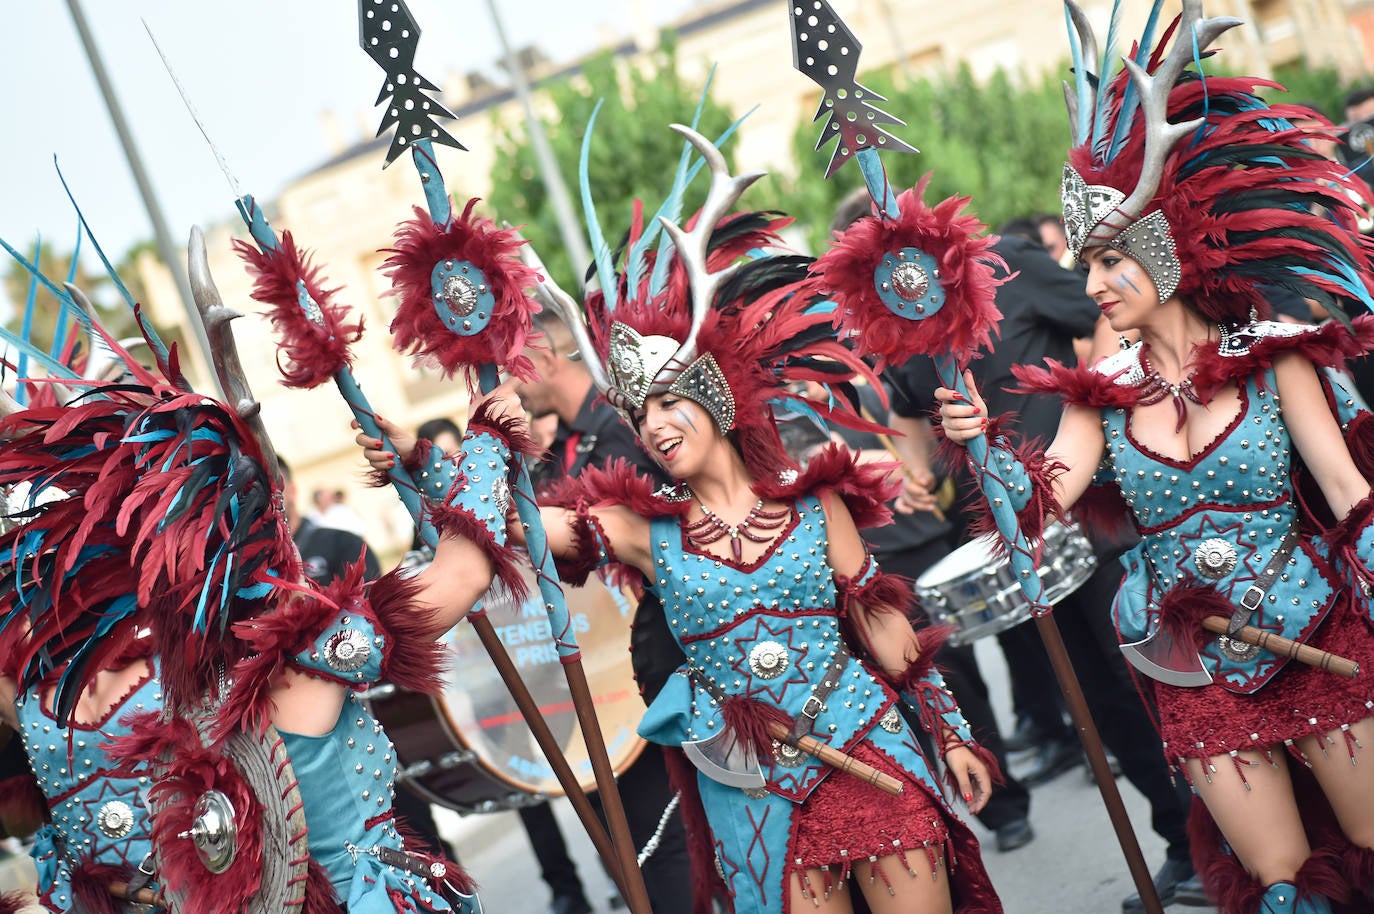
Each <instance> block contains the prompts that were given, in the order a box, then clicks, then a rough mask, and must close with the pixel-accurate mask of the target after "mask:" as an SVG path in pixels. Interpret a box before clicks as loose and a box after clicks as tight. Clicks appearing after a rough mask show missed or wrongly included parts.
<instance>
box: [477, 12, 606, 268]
mask: <svg viewBox="0 0 1374 914" xmlns="http://www.w3.org/2000/svg"><path fill="white" fill-rule="evenodd" d="M487 9H488V10H490V11H491V23H492V25H493V26H495V27H496V39H497V41H498V42H500V45H501V53H502V54H503V55H505V58H506V69H507V70H509V71H510V78H511V85H512V86H514V88H515V94H516V96H517V97H518V98H519V99H520V104H521V105H522V106H523V107H524V109H525V126H526V129H528V130H529V132H530V143H531V145H533V146H534V159H535V163H536V164H537V165H538V166H539V176H540V177H541V178H542V179H543V181H544V190H545V191H546V192H547V193H548V195H549V202H550V203H552V204H553V212H554V216H555V217H556V218H557V219H558V234H559V235H561V236H562V239H563V248H564V249H565V250H566V251H567V252H568V256H569V257H571V258H572V262H573V270H574V271H575V273H576V274H577V276H578V278H579V279H580V277H581V271H582V269H583V268H584V267H586V265H587V264H589V263H591V262H592V252H591V251H590V250H589V249H588V247H587V240H586V235H585V233H584V232H583V230H582V226H581V225H580V224H579V223H578V220H577V213H576V212H575V211H574V210H573V205H572V197H571V196H569V195H568V186H567V185H566V184H564V183H563V173H562V172H561V171H559V169H558V160H557V159H555V158H554V157H553V149H551V148H550V147H549V138H548V137H547V136H546V135H545V134H544V125H543V124H541V123H540V122H539V118H538V117H537V116H536V115H535V113H534V104H533V102H532V101H531V98H530V85H529V82H528V81H527V80H526V79H525V68H524V67H523V66H521V64H520V61H519V59H518V58H517V57H516V55H515V52H514V51H513V50H511V46H510V42H509V41H507V40H506V27H505V25H503V24H502V22H501V15H500V14H499V13H498V12H497V11H496V0H487Z"/></svg>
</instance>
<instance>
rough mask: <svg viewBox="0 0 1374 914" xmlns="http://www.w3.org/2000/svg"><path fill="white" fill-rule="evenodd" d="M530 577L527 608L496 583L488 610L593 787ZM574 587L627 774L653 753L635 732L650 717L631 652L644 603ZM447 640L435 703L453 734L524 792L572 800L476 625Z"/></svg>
mask: <svg viewBox="0 0 1374 914" xmlns="http://www.w3.org/2000/svg"><path fill="white" fill-rule="evenodd" d="M525 575H526V584H527V586H528V589H529V593H530V594H531V596H530V597H529V598H528V599H526V600H525V602H524V603H521V604H518V605H517V604H516V602H515V600H514V599H513V598H512V597H511V595H510V593H509V592H508V591H507V590H506V589H505V588H504V587H501V586H500V585H496V586H493V587H492V589H491V590H489V591H488V592H487V595H486V598H485V599H484V601H483V606H484V607H485V608H486V611H487V615H488V617H489V618H490V619H491V623H492V627H493V628H494V629H495V630H496V634H497V636H498V637H499V638H500V639H501V642H502V644H504V645H505V647H506V650H507V652H508V653H509V654H510V657H511V660H512V661H513V662H514V663H515V665H516V667H517V668H518V669H519V671H520V676H521V678H522V679H524V681H525V684H526V685H527V686H528V687H529V690H530V693H531V694H532V695H533V696H534V700H535V702H536V703H537V704H538V705H539V708H540V710H541V711H542V712H543V715H544V718H545V720H547V721H548V723H549V729H550V730H552V731H553V735H554V738H555V739H556V740H557V741H558V743H559V745H561V746H562V747H563V751H564V754H565V755H566V756H567V758H568V764H569V765H570V766H571V767H572V770H573V772H574V773H575V774H576V775H577V778H578V781H579V782H580V783H581V784H582V786H583V787H584V788H592V787H595V785H596V781H595V777H594V776H593V773H592V765H591V760H590V758H589V757H588V755H587V750H586V747H585V745H584V744H583V740H582V730H581V727H580V726H579V724H578V721H577V713H576V711H575V710H574V708H573V703H572V697H571V695H570V694H569V692H568V683H567V679H566V678H565V675H564V672H563V665H562V664H561V663H560V662H559V660H558V651H557V649H556V648H555V647H554V645H553V641H552V639H551V636H550V629H549V620H548V615H547V614H546V613H545V612H544V604H543V601H542V600H541V599H540V597H539V588H538V586H537V584H536V582H535V578H534V573H533V571H531V570H529V569H525ZM564 591H565V593H566V595H567V601H568V612H569V614H570V616H571V617H572V623H573V631H574V633H575V634H576V636H577V643H578V646H579V647H580V649H581V652H582V666H583V669H584V670H585V671H586V674H587V681H588V684H589V685H590V687H591V693H592V697H593V699H594V701H595V703H596V715H597V718H598V720H599V721H600V724H601V733H602V737H603V738H604V740H605V743H606V751H607V754H608V755H609V756H610V761H611V767H612V768H614V769H615V771H617V772H620V771H623V770H625V768H627V767H628V766H629V765H630V764H631V763H632V762H633V761H634V760H635V759H636V758H638V756H639V753H640V752H641V751H643V748H644V741H643V740H642V739H640V737H639V736H638V734H637V733H636V732H635V727H636V726H637V725H638V724H639V720H640V718H641V717H642V716H643V715H644V702H643V701H641V700H640V697H639V692H638V689H637V688H636V686H635V682H634V675H633V672H632V671H631V668H630V651H629V645H630V620H631V619H632V618H633V616H634V610H635V605H636V601H635V599H634V597H633V596H632V595H631V594H630V593H629V592H628V591H621V590H620V589H614V590H612V589H608V588H607V587H606V586H605V585H603V584H602V583H601V582H600V581H597V580H595V579H592V580H590V581H589V582H588V583H587V585H586V586H585V587H566V588H564ZM444 639H445V640H446V641H447V643H448V646H449V650H450V651H451V652H452V655H453V656H452V657H451V658H450V663H449V671H448V673H447V674H446V679H445V683H444V693H443V696H442V698H441V699H439V700H438V701H436V702H435V704H436V705H437V706H438V707H439V713H440V714H441V715H442V716H444V717H445V718H446V721H445V722H446V724H447V726H448V728H449V729H450V731H451V734H452V735H453V736H454V737H455V738H456V740H457V741H458V742H459V743H461V744H462V745H463V746H466V747H467V748H469V749H471V750H472V751H473V752H474V753H476V755H477V756H478V758H479V760H480V763H481V764H482V766H483V767H484V768H486V769H488V770H489V771H490V772H491V773H492V774H493V775H494V776H496V777H497V778H498V779H500V780H502V781H504V782H506V783H508V784H510V785H511V786H513V787H516V788H517V789H520V790H524V791H529V792H532V793H533V792H537V793H543V794H548V795H550V796H562V795H563V789H562V788H561V787H560V786H559V783H558V780H557V779H556V778H555V777H554V774H553V769H552V768H551V767H550V766H549V763H548V762H547V761H546V760H545V758H544V755H543V753H542V752H541V751H540V750H539V746H538V744H536V743H535V741H534V735H533V734H532V733H531V732H530V729H529V727H527V726H526V725H525V721H524V719H523V718H522V717H521V715H520V710H519V708H517V707H516V704H515V700H514V699H512V698H511V696H510V693H509V692H507V690H506V686H505V683H503V682H502V681H501V677H500V674H498V673H497V672H496V668H495V666H494V665H493V664H492V662H491V659H490V658H489V657H488V656H487V652H486V649H485V648H483V647H482V644H481V642H480V641H479V640H478V638H477V634H476V633H475V632H474V631H473V629H472V626H471V625H469V624H467V623H462V624H459V625H457V626H455V627H454V628H453V629H452V630H450V631H449V632H448V633H447V634H446V635H445V636H444ZM407 761H408V762H409V761H412V760H410V759H407Z"/></svg>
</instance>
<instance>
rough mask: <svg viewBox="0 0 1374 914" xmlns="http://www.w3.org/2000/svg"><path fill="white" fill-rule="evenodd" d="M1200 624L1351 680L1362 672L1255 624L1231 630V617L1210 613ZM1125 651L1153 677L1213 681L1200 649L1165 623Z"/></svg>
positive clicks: (1182, 681) (1173, 682) (1177, 683)
mask: <svg viewBox="0 0 1374 914" xmlns="http://www.w3.org/2000/svg"><path fill="white" fill-rule="evenodd" d="M1200 624H1201V625H1202V627H1203V628H1205V629H1206V630H1207V631H1209V632H1214V633H1216V634H1218V635H1225V636H1226V637H1228V638H1230V639H1231V640H1233V641H1241V642H1244V643H1245V644H1252V645H1254V646H1255V647H1260V648H1263V649H1265V650H1267V651H1270V652H1272V653H1275V654H1278V655H1280V656H1282V657H1291V658H1292V659H1294V660H1296V661H1298V662H1299V663H1306V664H1308V665H1309V666H1315V667H1319V668H1321V669H1324V670H1329V671H1330V672H1332V673H1335V674H1337V675H1338V676H1344V677H1346V678H1347V679H1354V678H1355V677H1356V676H1358V675H1359V672H1360V665H1359V664H1358V663H1355V662H1354V661H1352V660H1347V659H1346V658H1344V657H1340V656H1337V655H1336V654H1332V653H1330V652H1328V651H1323V650H1320V649H1318V648H1315V647H1310V646H1309V645H1306V644H1301V643H1299V642H1297V641H1293V640H1292V639H1290V638H1284V637H1283V636H1281V635H1275V634H1273V633H1271V632H1267V631H1264V630H1263V629H1260V628H1256V627H1255V626H1253V625H1243V626H1241V627H1240V629H1239V630H1238V631H1236V632H1235V633H1231V632H1230V620H1228V619H1223V618H1222V617H1221V616H1206V617H1205V618H1203V619H1202V621H1201V623H1200ZM1121 653H1123V654H1125V655H1126V659H1127V660H1129V661H1130V663H1131V666H1133V667H1135V668H1136V669H1138V670H1140V672H1142V673H1144V674H1145V675H1146V676H1149V677H1150V678H1151V679H1157V680H1159V681H1160V682H1164V683H1168V684H1169V685H1173V686H1205V685H1207V684H1209V683H1210V682H1211V681H1212V674H1211V673H1210V672H1209V671H1208V670H1207V667H1206V666H1205V665H1204V664H1203V662H1202V657H1201V656H1200V655H1199V654H1198V652H1197V648H1195V647H1194V646H1193V645H1192V644H1191V643H1181V642H1179V640H1178V639H1177V638H1175V637H1174V634H1173V632H1171V631H1170V630H1169V629H1168V628H1165V627H1164V626H1160V628H1159V630H1158V631H1156V632H1155V633H1154V634H1152V635H1150V636H1149V637H1148V638H1144V639H1142V640H1140V641H1135V642H1132V643H1130V644H1123V645H1121Z"/></svg>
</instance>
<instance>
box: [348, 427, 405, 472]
mask: <svg viewBox="0 0 1374 914" xmlns="http://www.w3.org/2000/svg"><path fill="white" fill-rule="evenodd" d="M374 418H375V419H376V421H377V427H378V428H380V429H381V430H382V434H383V435H385V436H386V437H387V440H389V441H390V442H391V445H392V447H394V448H396V454H398V455H400V458H401V461H402V462H405V461H406V460H409V459H410V456H411V454H413V453H414V452H415V445H416V444H417V443H418V442H417V441H416V438H415V436H414V435H412V434H411V433H410V432H408V431H406V430H405V429H403V428H401V427H400V426H399V425H395V424H393V423H391V422H388V421H387V420H386V419H383V418H382V417H381V416H376V417H374ZM350 425H351V426H352V427H353V428H356V429H358V434H357V435H356V436H355V437H354V438H353V440H354V441H356V442H357V443H358V447H360V448H362V449H363V456H364V457H366V458H367V462H368V463H370V464H371V465H372V469H374V470H380V471H381V472H383V473H385V472H387V471H388V470H390V469H392V468H393V467H394V466H396V455H393V454H392V453H391V452H390V451H388V450H386V449H385V448H384V447H383V446H382V439H380V438H375V437H373V436H372V435H369V434H367V433H366V432H364V431H363V430H362V426H361V425H359V424H358V420H357V419H354V420H353V421H352V422H351V423H350Z"/></svg>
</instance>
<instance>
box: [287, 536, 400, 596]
mask: <svg viewBox="0 0 1374 914" xmlns="http://www.w3.org/2000/svg"><path fill="white" fill-rule="evenodd" d="M294 539H295V541H296V549H297V550H299V551H300V554H301V561H302V562H303V563H304V564H305V574H306V576H307V577H309V578H310V580H312V581H314V582H315V583H316V584H319V585H320V586H322V587H323V586H327V585H329V584H331V583H333V582H334V581H335V580H337V579H338V578H339V577H340V576H341V575H342V574H343V573H344V569H345V568H347V567H348V566H349V565H352V564H353V563H354V562H356V561H358V558H359V557H361V558H362V559H363V563H364V565H363V569H364V570H363V578H364V579H365V580H368V581H373V580H376V579H377V577H378V575H380V574H381V571H382V569H381V567H380V566H379V565H378V564H377V559H376V557H375V556H373V554H372V550H371V549H369V548H368V547H367V543H366V542H365V541H364V540H363V538H362V537H360V536H358V535H357V534H356V533H350V532H348V531H347V530H338V529H336V528H334V527H319V526H316V525H315V524H312V523H311V522H310V521H308V520H306V521H301V525H300V528H299V529H298V530H296V535H295V537H294Z"/></svg>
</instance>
